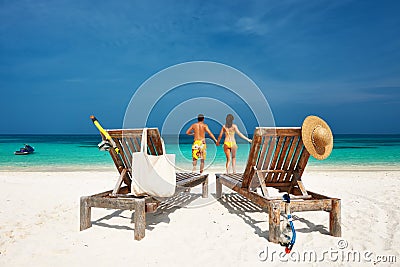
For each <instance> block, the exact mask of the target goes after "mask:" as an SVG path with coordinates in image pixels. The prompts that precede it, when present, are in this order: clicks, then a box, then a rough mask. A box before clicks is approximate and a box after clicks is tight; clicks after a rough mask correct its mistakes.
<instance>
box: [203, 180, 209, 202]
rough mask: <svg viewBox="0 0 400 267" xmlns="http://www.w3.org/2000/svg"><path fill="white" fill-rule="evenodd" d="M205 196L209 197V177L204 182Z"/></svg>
mask: <svg viewBox="0 0 400 267" xmlns="http://www.w3.org/2000/svg"><path fill="white" fill-rule="evenodd" d="M202 187H203V188H202V191H203V195H202V197H203V198H208V178H206V180H205V181H204V182H203V184H202Z"/></svg>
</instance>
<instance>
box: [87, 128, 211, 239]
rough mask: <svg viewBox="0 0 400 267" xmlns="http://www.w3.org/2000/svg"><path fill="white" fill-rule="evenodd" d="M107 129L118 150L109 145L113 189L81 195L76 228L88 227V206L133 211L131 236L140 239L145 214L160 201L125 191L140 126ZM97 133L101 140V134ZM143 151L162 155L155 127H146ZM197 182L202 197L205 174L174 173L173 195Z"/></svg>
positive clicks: (204, 193)
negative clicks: (114, 170)
mask: <svg viewBox="0 0 400 267" xmlns="http://www.w3.org/2000/svg"><path fill="white" fill-rule="evenodd" d="M107 132H108V134H109V135H110V136H111V138H112V139H113V141H114V142H115V144H116V146H117V148H118V150H119V153H117V152H116V151H115V150H114V149H112V148H111V149H110V150H109V153H110V156H111V158H112V159H113V161H114V164H115V166H116V168H117V170H118V172H119V174H120V175H119V177H118V179H117V182H116V184H115V187H114V189H113V190H109V191H106V192H102V193H99V194H95V195H91V196H83V197H81V199H80V230H81V231H82V230H85V229H87V228H89V227H91V226H92V223H91V208H94V207H96V208H107V209H119V210H134V211H135V213H134V225H135V229H134V237H135V240H141V239H142V238H144V236H145V229H146V213H152V212H155V211H156V210H157V208H158V206H159V205H160V203H161V201H160V199H156V198H154V197H151V196H144V197H136V196H133V195H130V194H129V193H130V188H131V182H132V172H131V170H132V169H131V162H132V153H134V152H139V151H140V142H141V138H142V133H143V129H116V130H107ZM101 136H102V139H103V140H105V137H104V135H103V134H101ZM147 150H148V153H149V154H150V155H161V154H162V146H161V136H160V133H159V131H158V129H157V128H148V129H147ZM149 179H151V177H149ZM123 184H125V186H123ZM200 184H202V197H203V198H206V197H208V174H198V173H184V172H177V173H176V190H175V195H177V194H179V193H181V192H182V191H190V188H191V187H194V186H197V185H200Z"/></svg>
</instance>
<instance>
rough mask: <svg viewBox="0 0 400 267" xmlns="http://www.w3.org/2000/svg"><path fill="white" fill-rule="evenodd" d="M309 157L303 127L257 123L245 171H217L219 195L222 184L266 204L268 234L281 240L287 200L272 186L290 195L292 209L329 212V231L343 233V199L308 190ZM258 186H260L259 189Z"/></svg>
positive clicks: (264, 206) (260, 204)
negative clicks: (305, 176)
mask: <svg viewBox="0 0 400 267" xmlns="http://www.w3.org/2000/svg"><path fill="white" fill-rule="evenodd" d="M309 157H310V154H309V152H308V151H307V149H306V148H305V147H304V144H303V141H302V138H301V128H300V127H296V128H279V127H276V128H275V127H274V128H269V127H257V128H256V129H255V132H254V136H253V140H252V144H251V147H250V152H249V157H248V160H247V164H246V168H245V171H244V173H238V174H216V197H217V198H218V199H219V198H220V197H221V196H222V185H224V186H227V187H228V188H230V189H231V190H233V191H235V192H237V193H239V194H240V195H242V196H244V197H246V198H247V199H249V200H250V201H252V202H254V203H256V204H258V205H259V206H261V207H262V208H266V210H267V212H268V214H269V236H268V239H269V241H271V242H274V243H278V242H279V237H280V234H281V233H280V214H281V211H283V210H284V208H285V203H284V202H283V201H282V197H280V196H276V197H274V196H271V195H270V193H269V190H268V189H269V188H275V189H278V190H279V192H286V193H289V194H290V195H291V200H292V201H291V203H290V209H291V211H292V212H300V211H319V210H322V211H327V212H329V231H330V234H331V235H333V236H336V237H340V236H341V203H340V199H338V198H330V197H327V196H324V195H321V194H317V193H314V192H311V191H307V190H306V189H305V187H304V184H303V182H302V180H301V178H302V175H303V172H304V169H305V167H306V165H307V162H308V159H309ZM257 188H260V190H259V191H261V193H258V192H257Z"/></svg>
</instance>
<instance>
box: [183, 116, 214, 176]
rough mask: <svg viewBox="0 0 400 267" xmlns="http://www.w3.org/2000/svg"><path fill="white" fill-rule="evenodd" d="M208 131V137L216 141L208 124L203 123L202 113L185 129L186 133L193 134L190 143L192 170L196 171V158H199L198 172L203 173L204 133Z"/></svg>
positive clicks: (204, 156) (204, 154) (205, 147)
mask: <svg viewBox="0 0 400 267" xmlns="http://www.w3.org/2000/svg"><path fill="white" fill-rule="evenodd" d="M206 132H207V133H208V134H209V135H210V137H211V138H212V139H213V140H214V142H217V139H216V138H215V136H214V135H213V134H212V132H211V131H210V129H208V125H207V124H205V123H204V115H203V114H199V115H198V116H197V122H196V123H193V124H192V125H191V126H190V127H189V129H188V130H187V131H186V134H188V135H193V137H194V142H193V145H192V158H193V169H192V171H193V172H195V171H196V165H197V160H198V159H199V158H200V173H203V170H204V160H205V159H206V155H207V152H206V149H207V146H206V138H205V133H206Z"/></svg>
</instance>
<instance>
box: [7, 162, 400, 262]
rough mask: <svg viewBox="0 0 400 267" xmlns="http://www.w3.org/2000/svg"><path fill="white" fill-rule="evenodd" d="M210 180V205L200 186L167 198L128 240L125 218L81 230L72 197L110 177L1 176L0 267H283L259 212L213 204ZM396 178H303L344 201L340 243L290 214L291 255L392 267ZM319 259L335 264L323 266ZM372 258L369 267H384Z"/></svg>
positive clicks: (99, 215)
mask: <svg viewBox="0 0 400 267" xmlns="http://www.w3.org/2000/svg"><path fill="white" fill-rule="evenodd" d="M209 173H210V172H209ZM209 177H210V178H209V179H210V182H209V193H210V194H209V198H208V199H202V198H201V193H200V192H201V186H198V187H197V188H195V189H193V190H192V192H191V193H188V194H186V195H181V196H179V197H176V198H175V199H171V200H170V201H169V202H168V203H167V204H163V205H161V207H160V208H159V210H158V211H157V212H156V213H154V214H147V215H146V216H147V228H146V236H145V238H144V239H143V240H141V241H135V240H134V238H133V229H134V224H133V223H132V220H133V216H132V214H133V212H132V211H118V210H108V209H96V208H93V209H92V223H93V226H92V227H91V228H89V229H87V230H85V231H79V198H80V197H81V196H84V195H91V194H94V193H99V192H102V191H105V190H109V189H112V188H113V186H114V183H115V180H116V178H117V175H116V172H114V171H104V172H96V171H92V172H89V171H85V172H0V192H1V193H0V203H2V208H1V209H0V253H1V254H0V266H111V265H129V266H133V265H135V266H267V265H268V266H271V265H272V266H280V265H282V261H284V259H280V258H279V257H278V253H280V252H283V251H284V248H283V247H281V246H279V245H276V244H272V243H270V242H268V240H267V235H268V215H267V214H266V212H264V211H262V210H261V209H260V208H259V207H257V206H255V205H252V204H250V203H249V202H248V201H246V200H245V199H243V198H241V197H239V196H238V195H237V194H236V193H232V192H231V191H230V190H227V188H226V187H224V191H225V193H226V195H225V196H224V197H223V198H222V200H220V201H217V200H216V199H215V176H214V173H210V176H209ZM399 178H400V171H353V172H350V171H339V170H338V171H329V172H325V171H316V170H311V171H308V170H306V172H305V173H304V175H303V182H304V184H305V185H306V188H307V189H308V190H311V191H314V192H318V193H322V194H325V195H328V196H331V197H338V198H341V199H342V235H343V236H342V238H337V237H332V236H330V235H328V224H329V222H328V219H329V214H328V213H327V212H322V211H321V212H299V213H294V215H295V219H296V220H295V221H294V224H295V227H296V229H297V241H296V244H295V246H294V249H293V252H294V253H299V255H303V254H304V252H305V251H315V252H316V254H317V256H318V259H317V262H315V261H314V260H311V264H312V265H314V266H321V265H327V264H330V265H334V266H337V265H338V266H349V265H355V263H357V264H358V260H357V259H356V261H352V260H350V261H348V259H344V260H343V259H340V257H339V258H337V257H336V256H335V255H336V254H338V253H339V254H338V255H340V253H341V252H346V253H347V252H350V253H353V252H355V253H360V255H361V262H363V261H364V263H366V264H368V265H370V266H373V265H374V261H375V260H376V259H377V256H392V255H393V256H395V257H396V258H394V257H393V258H391V261H393V259H395V260H396V261H397V262H396V263H394V264H393V266H395V265H398V264H400V263H399V262H400V256H399V251H400V249H399V242H398V240H400V226H399V223H398V222H399V220H400V211H399V209H398V203H397V201H398V200H399V196H398V192H399V191H398V184H399ZM175 204H177V205H178V206H175V207H174V205H175ZM266 248H267V249H268V251H267V249H266ZM263 250H264V251H265V252H266V253H268V257H266V253H261V254H260V252H262V251H263ZM274 251H276V252H275V254H274V253H273V252H274ZM326 251H328V253H329V252H330V253H333V254H334V255H333V256H331V258H330V259H331V260H330V259H329V257H328V253H325V259H324V260H322V261H321V259H322V256H323V253H324V252H326ZM335 251H336V252H338V253H336V252H335ZM368 252H370V254H368ZM335 253H336V254H335ZM364 254H368V255H367V258H366V259H363V257H365V255H364ZM295 255H297V254H294V256H295ZM363 255H364V256H363ZM335 259H336V260H335ZM380 259H381V262H379V263H377V262H375V263H376V264H377V266H387V265H390V264H388V263H383V262H382V261H384V260H385V261H388V259H389V258H382V257H381V258H380ZM263 260H264V261H263ZM368 260H371V262H365V261H368ZM318 261H319V262H318ZM298 262H299V260H298V261H296V262H294V261H293V259H292V260H289V262H288V263H289V264H290V265H292V264H293V265H294V264H296V263H298ZM309 262H310V261H307V260H300V263H301V264H300V265H303V264H304V265H310V263H309ZM296 266H298V264H297V265H296Z"/></svg>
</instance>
